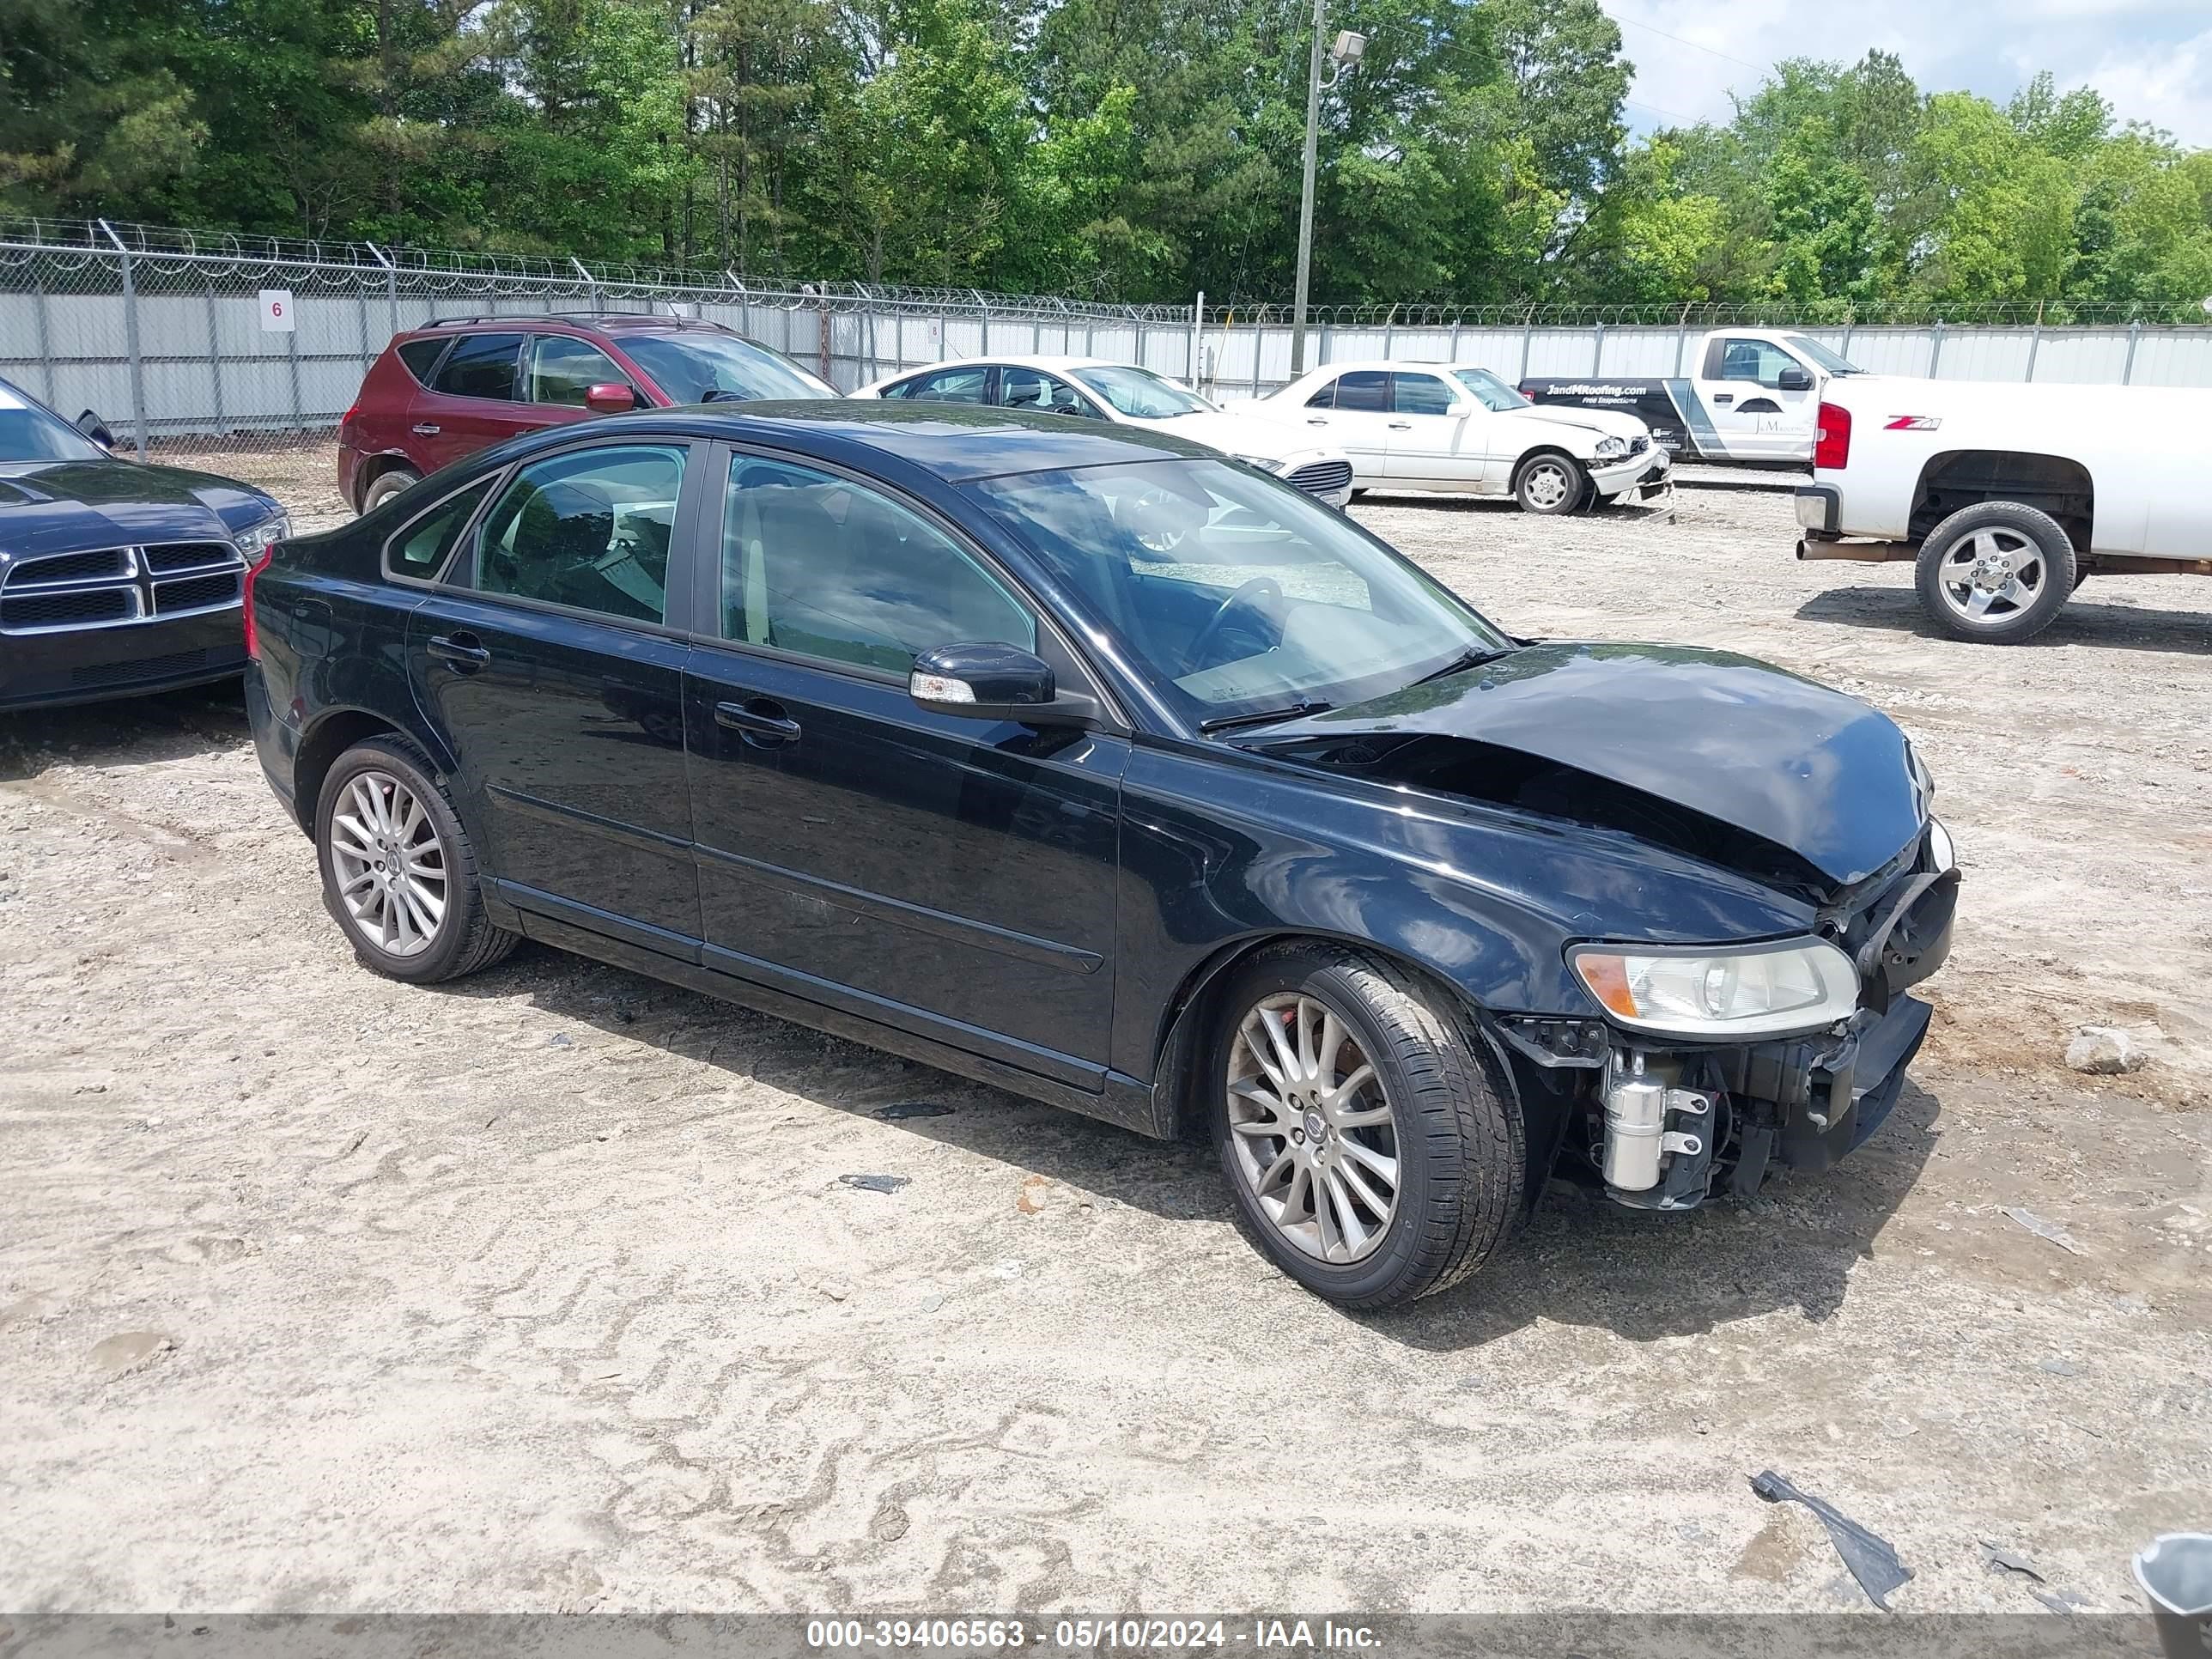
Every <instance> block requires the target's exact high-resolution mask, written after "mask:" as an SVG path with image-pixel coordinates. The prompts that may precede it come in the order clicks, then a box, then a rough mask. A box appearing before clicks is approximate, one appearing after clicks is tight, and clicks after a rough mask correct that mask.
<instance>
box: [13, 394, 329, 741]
mask: <svg viewBox="0 0 2212 1659" xmlns="http://www.w3.org/2000/svg"><path fill="white" fill-rule="evenodd" d="M289 530H290V526H289V525H288V524H287V522H286V520H285V518H284V514H283V509H282V508H281V507H278V505H277V504H276V501H275V500H274V499H273V498H272V497H270V496H269V495H264V494H263V493H262V492H261V491H260V490H258V489H252V488H251V487H249V486H247V485H246V484H242V483H234V482H233V481H232V480H230V479H228V478H218V477H213V476H212V475H210V474H208V473H205V472H190V471H185V470H183V469H182V468H179V467H173V466H144V465H140V464H138V463H137V462H135V461H126V460H122V459H118V458H117V457H115V456H113V455H112V454H110V453H108V451H107V450H106V447H104V446H102V445H100V444H99V443H96V442H94V441H93V440H92V439H91V438H89V437H87V436H86V435H84V434H83V433H82V432H80V431H79V430H78V429H77V428H76V427H74V426H72V425H71V424H70V422H67V421H65V420H64V419H62V417H61V416H58V415H57V414H56V413H54V411H53V410H51V409H48V408H47V407H46V405H45V404H41V403H40V402H38V401H37V400H36V399H34V398H30V397H28V396H27V395H26V394H25V393H23V392H20V391H18V390H17V389H16V388H15V387H14V386H10V385H9V384H8V383H7V382H6V381H4V380H0V709H5V708H32V707H43V706H47V705H52V704H60V703H71V702H94V701H97V700H99V699H100V698H104V697H117V696H136V695H137V694H138V693H141V692H146V691H163V690H172V689H173V688H175V687H178V686H185V685H199V684H205V683H207V682H210V681H213V680H220V679H228V678H232V677H234V676H235V675H236V674H238V673H239V672H240V670H242V669H243V668H244V667H245V666H246V639H245V630H244V624H243V622H242V619H241V614H240V596H241V592H242V590H243V587H244V584H245V577H246V567H247V566H248V565H249V564H250V563H252V562H255V561H257V560H258V559H260V558H262V557H263V556H265V555H266V554H267V552H268V550H269V546H270V544H271V543H272V542H274V541H275V540H276V538H279V537H281V536H283V535H286V534H288V533H289Z"/></svg>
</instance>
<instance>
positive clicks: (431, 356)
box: [399, 334, 446, 386]
mask: <svg viewBox="0 0 2212 1659" xmlns="http://www.w3.org/2000/svg"><path fill="white" fill-rule="evenodd" d="M445 349H446V342H445V341H444V340H442V339H441V338H440V337H438V336H437V335H435V334H433V335H431V336H429V337H428V338H426V339H421V340H409V341H407V342H405V343H404V344H402V345H401V346H400V348H399V361H400V362H403V363H404V364H406V365H407V372H408V373H409V374H412V375H413V376H414V377H415V378H416V380H417V381H419V382H421V383H422V385H424V386H428V385H429V383H430V371H431V370H432V369H434V368H437V366H438V359H439V358H440V356H442V355H444V352H445Z"/></svg>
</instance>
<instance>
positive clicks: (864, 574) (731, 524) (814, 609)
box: [722, 455, 1036, 674]
mask: <svg viewBox="0 0 2212 1659" xmlns="http://www.w3.org/2000/svg"><path fill="white" fill-rule="evenodd" d="M727 501H728V505H727V508H726V520H725V524H724V530H723V544H722V633H723V637H724V638H725V639H729V640H736V641H744V642H745V643H747V644H750V645H765V646H773V647H776V648H777V649H779V650H783V651H791V652H796V653H799V655H801V656H807V657H815V658H819V659H822V660H823V661H825V662H833V663H839V664H843V665H849V666H852V667H856V668H873V669H881V670H884V671H887V672H890V673H894V674H904V673H906V672H907V671H908V670H909V669H911V668H912V667H913V666H914V659H915V653H917V652H920V651H926V650H927V649H929V648H930V647H933V646H939V645H955V644H967V643H978V644H980V643H985V642H999V643H1004V644H1008V645H1018V646H1020V647H1023V648H1024V649H1025V650H1034V649H1036V622H1035V621H1034V620H1033V619H1032V618H1031V617H1030V613H1029V612H1028V611H1026V610H1025V609H1024V607H1023V606H1022V605H1020V603H1019V602H1018V601H1017V600H1016V599H1014V597H1013V595H1012V594H1011V593H1009V592H1007V591H1006V588H1005V587H1004V586H1001V585H1000V581H999V580H998V579H997V578H996V577H995V576H994V575H992V574H991V573H990V572H989V571H987V570H986V569H985V568H983V567H982V566H981V564H979V563H977V562H975V560H974V559H972V558H970V557H969V556H968V555H967V554H966V553H965V552H963V550H961V549H960V548H959V547H958V546H957V544H954V542H953V541H952V539H951V538H950V537H949V536H947V535H945V533H944V532H942V531H940V530H939V529H938V528H937V527H936V526H934V525H933V524H931V523H929V522H928V521H927V520H925V519H923V518H921V516H920V515H919V514H917V513H912V512H909V511H908V509H907V508H905V507H901V506H899V505H898V504H897V503H896V502H895V501H889V500H887V499H885V498H884V496H882V495H878V494H877V493H876V492H875V491H873V490H872V489H862V488H861V487H860V486H859V485H857V484H854V483H848V481H847V480H845V479H843V478H839V477H832V476H830V475H829V474H828V473H825V472H817V471H814V470H813V469H812V468H811V467H804V466H793V465H788V464H787V463H785V462H781V461H766V460H760V459H755V458H753V457H751V456H747V455H740V456H738V457H737V458H736V459H734V460H733V461H732V463H731V465H730V491H729V495H728V498H727Z"/></svg>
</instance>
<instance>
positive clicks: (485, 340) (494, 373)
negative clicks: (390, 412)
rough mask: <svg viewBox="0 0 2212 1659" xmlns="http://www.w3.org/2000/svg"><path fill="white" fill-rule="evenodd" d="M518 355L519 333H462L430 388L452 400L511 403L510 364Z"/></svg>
mask: <svg viewBox="0 0 2212 1659" xmlns="http://www.w3.org/2000/svg"><path fill="white" fill-rule="evenodd" d="M521 355H522V337H521V336H520V334H465V335H463V336H462V337H460V338H459V339H458V340H456V341H454V342H453V349H452V350H451V351H449V352H447V354H446V361H445V362H444V363H443V364H442V365H441V367H440V368H439V370H438V378H437V379H436V380H435V381H434V382H433V383H432V385H431V388H430V389H431V390H432V391H434V392H445V393H447V395H449V396H451V397H455V398H494V399H496V400H498V401H499V402H501V403H512V402H513V401H514V365H515V362H516V360H517V359H518V358H519V357H520V356H521Z"/></svg>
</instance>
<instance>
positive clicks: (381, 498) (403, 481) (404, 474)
mask: <svg viewBox="0 0 2212 1659" xmlns="http://www.w3.org/2000/svg"><path fill="white" fill-rule="evenodd" d="M418 483H422V474H421V473H419V472H417V471H415V470H414V469H413V468H411V467H405V466H394V467H387V468H386V469H385V470H384V471H381V472H380V473H378V474H377V475H376V476H375V477H374V478H371V479H370V480H369V481H368V489H364V490H362V492H361V510H362V513H364V514H366V513H374V512H375V511H376V509H377V508H378V507H382V506H383V505H384V504H385V502H386V501H390V500H391V499H392V497H393V496H394V495H398V494H399V493H400V491H402V490H404V489H413V488H414V487H415V486H416V484H418Z"/></svg>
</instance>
